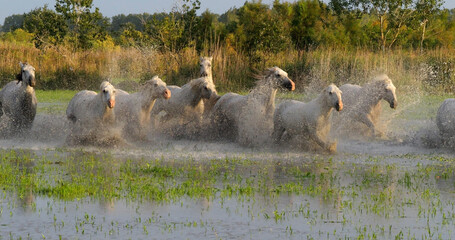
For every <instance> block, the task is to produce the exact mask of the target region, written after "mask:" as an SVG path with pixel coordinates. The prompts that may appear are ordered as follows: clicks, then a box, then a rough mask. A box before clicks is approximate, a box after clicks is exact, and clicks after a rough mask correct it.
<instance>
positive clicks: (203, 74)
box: [201, 71, 209, 77]
mask: <svg viewBox="0 0 455 240" xmlns="http://www.w3.org/2000/svg"><path fill="white" fill-rule="evenodd" d="M207 76H209V74H208V73H207V72H206V71H204V72H201V77H207Z"/></svg>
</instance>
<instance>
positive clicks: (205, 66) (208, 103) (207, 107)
mask: <svg viewBox="0 0 455 240" xmlns="http://www.w3.org/2000/svg"><path fill="white" fill-rule="evenodd" d="M212 60H213V57H200V58H199V65H200V67H201V68H200V76H201V77H204V78H205V79H207V81H210V82H212V83H213V85H215V83H214V82H213V76H212ZM218 99H220V96H219V95H218V94H217V93H216V92H215V93H214V94H212V96H211V97H210V99H203V100H202V101H203V103H204V117H208V115H209V114H210V113H211V111H212V108H213V106H215V104H216V102H217V101H218Z"/></svg>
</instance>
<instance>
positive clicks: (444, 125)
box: [436, 98, 455, 143]
mask: <svg viewBox="0 0 455 240" xmlns="http://www.w3.org/2000/svg"><path fill="white" fill-rule="evenodd" d="M436 125H437V126H438V129H439V133H440V134H441V137H442V139H443V141H444V142H445V143H453V141H454V140H455V139H454V137H455V99H453V98H448V99H446V100H444V102H443V103H442V104H441V106H440V107H439V109H438V113H437V115H436Z"/></svg>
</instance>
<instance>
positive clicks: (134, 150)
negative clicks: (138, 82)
mask: <svg viewBox="0 0 455 240" xmlns="http://www.w3.org/2000/svg"><path fill="white" fill-rule="evenodd" d="M66 126H67V125H66V121H65V118H64V116H63V115H59V114H58V113H56V114H45V113H40V114H38V116H37V118H36V120H35V123H34V128H33V129H32V130H31V132H30V133H29V134H28V135H27V136H25V137H16V138H10V139H0V157H1V158H3V161H6V160H5V159H9V160H8V161H12V160H11V159H16V160H14V163H5V162H3V163H2V164H3V165H2V166H3V167H5V166H10V165H11V166H13V167H17V168H18V169H20V170H21V169H26V170H27V171H26V173H23V172H22V173H21V175H20V176H22V177H24V176H25V177H24V178H25V179H26V178H27V177H28V176H29V175H31V174H37V176H38V179H45V180H43V181H44V182H45V183H43V182H38V183H36V185H33V184H32V187H26V188H25V189H29V188H30V190H26V191H25V192H24V191H23V190H24V187H23V185H20V184H19V185H14V184H13V183H11V182H3V183H2V185H3V191H2V196H1V198H0V232H1V233H2V234H1V236H0V239H6V238H12V239H18V238H22V239H27V238H30V239H39V238H44V237H45V238H47V239H56V238H59V237H62V238H63V239H176V238H177V239H181V238H190V239H195V238H210V239H213V238H221V239H259V238H260V239H271V238H295V239H302V238H305V237H306V238H308V239H311V238H314V239H333V238H348V239H349V238H380V239H381V238H382V239H384V238H388V239H390V238H395V237H401V238H404V239H410V238H413V237H415V238H417V239H423V238H442V239H447V238H450V237H451V236H452V235H453V229H454V219H455V206H454V203H455V201H454V200H453V199H455V184H454V182H455V154H454V152H453V151H452V150H451V149H450V148H442V147H439V145H438V139H437V129H435V125H434V123H433V122H432V120H431V119H420V120H405V119H403V118H394V119H391V120H390V121H389V129H388V132H387V137H385V138H384V139H379V140H378V139H375V140H344V139H339V141H338V150H337V153H336V154H333V155H328V154H324V153H314V152H302V151H300V150H299V149H289V148H286V149H282V148H277V147H273V146H264V147H255V148H247V147H241V146H239V145H237V144H235V143H226V142H204V141H193V140H171V139H168V138H166V137H165V136H160V137H155V138H151V139H150V141H147V142H140V143H137V142H136V143H126V144H125V145H122V146H120V147H119V148H100V147H93V146H68V145H66V144H65V139H66V136H67V134H68V132H67V130H66ZM428 142H431V144H428ZM12 150H13V151H12ZM12 152H13V153H14V154H13V157H12V156H11V154H12ZM30 159H32V160H30ZM87 159H91V160H87ZM157 159H158V160H159V164H158V165H156V164H157V163H156V161H157ZM129 161H131V162H132V166H145V165H144V164H146V166H147V167H148V166H162V165H164V166H169V167H170V169H171V170H170V171H171V172H172V171H174V170H175V169H179V170H178V171H177V170H175V171H176V172H172V174H169V175H166V174H165V175H164V176H163V177H162V178H161V180H163V182H160V184H161V187H162V190H163V192H159V193H163V195H162V196H160V198H154V197H153V196H150V195H147V196H136V195H135V194H134V192H133V190H132V189H129V188H127V187H125V184H132V183H130V182H125V181H126V179H125V177H124V176H123V175H122V174H125V172H124V171H126V170H125V169H126V168H128V167H130V165H127V166H125V163H126V162H129ZM70 162H71V163H70ZM90 165H93V166H94V167H93V169H98V170H97V171H94V174H95V177H94V179H96V176H97V175H96V174H98V175H99V176H102V177H105V178H106V179H108V180H107V182H109V180H113V181H114V182H113V183H112V185H113V187H114V190H118V191H119V194H118V195H117V196H106V195H103V193H99V192H96V190H93V191H95V192H90V194H88V195H87V194H86V193H82V194H81V195H77V194H76V195H75V196H76V197H74V196H72V195H71V196H72V197H71V196H70V197H62V196H61V195H59V194H56V193H53V192H51V191H49V192H46V187H42V186H41V185H40V184H42V185H44V186H46V184H50V185H52V186H53V185H56V184H57V183H59V182H64V183H65V184H66V183H71V178H75V177H78V176H82V178H84V177H90V176H91V175H86V172H84V171H86V170H87V169H88V168H87V166H90ZM220 166H221V167H220ZM213 168H215V169H218V168H221V169H223V170H222V171H215V172H216V174H214V175H211V174H212V173H211V172H210V171H211V169H213ZM1 169H3V168H0V170H1ZM99 169H102V170H99ZM139 169H141V168H139ZM197 169H199V170H197ZM128 171H129V170H128ZM198 171H200V174H201V175H203V177H201V178H202V179H203V180H204V181H201V182H202V183H203V185H202V186H198V187H199V188H200V189H199V190H198V191H203V190H204V188H211V189H212V188H213V192H211V193H209V194H202V195H198V193H196V194H193V193H190V192H191V191H193V190H192V189H190V188H189V189H186V188H185V186H186V185H185V184H187V181H189V180H192V179H191V177H194V176H199V175H197V174H196V175H190V173H191V174H194V172H198ZM133 173H135V172H134V171H133ZM135 174H137V175H138V177H144V178H143V179H142V180H144V179H147V178H148V176H150V177H152V176H151V175H147V174H149V173H148V172H146V173H144V172H141V171H138V172H137V173H135ZM187 174H188V175H187ZM204 174H207V175H204ZM128 176H130V175H128ZM131 176H134V174H133V175H131ZM205 178H207V179H205ZM19 179H22V178H19ZM19 179H18V180H17V182H20V181H19ZM32 179H37V178H32ZM46 181H47V182H46ZM66 181H68V182H66ZM195 181H196V180H195ZM13 182H16V181H13ZM48 182H50V183H48ZM190 182H191V181H190ZM25 184H30V183H25ZM89 184H97V183H96V182H93V183H89ZM103 184H106V183H103ZM151 184H152V183H146V184H145V185H146V186H145V187H147V185H151ZM205 184H206V185H205ZM11 185H14V187H11V188H10V187H9V186H11ZM26 186H29V185H26ZM101 186H103V185H101ZM134 186H136V185H134ZM137 186H138V187H143V186H141V185H137ZM137 186H136V187H137ZM182 186H183V187H182ZM73 187H74V186H73ZM75 188H77V186H76V187H75ZM43 189H44V190H43ZM182 189H183V190H185V189H186V191H187V192H186V193H185V192H178V191H180V190H182ZM233 189H234V190H233ZM144 191H145V190H144ZM175 191H177V192H178V193H174V192H175ZM131 192H133V193H132V195H134V196H131V195H130V194H131ZM139 193H140V192H139ZM145 193H146V194H149V193H147V192H145Z"/></svg>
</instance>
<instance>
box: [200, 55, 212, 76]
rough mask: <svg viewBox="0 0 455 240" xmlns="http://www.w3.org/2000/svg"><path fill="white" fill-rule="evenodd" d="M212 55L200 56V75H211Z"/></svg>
mask: <svg viewBox="0 0 455 240" xmlns="http://www.w3.org/2000/svg"><path fill="white" fill-rule="evenodd" d="M212 59H213V58H212V57H200V58H199V62H200V63H199V64H200V66H201V77H209V76H212Z"/></svg>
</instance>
